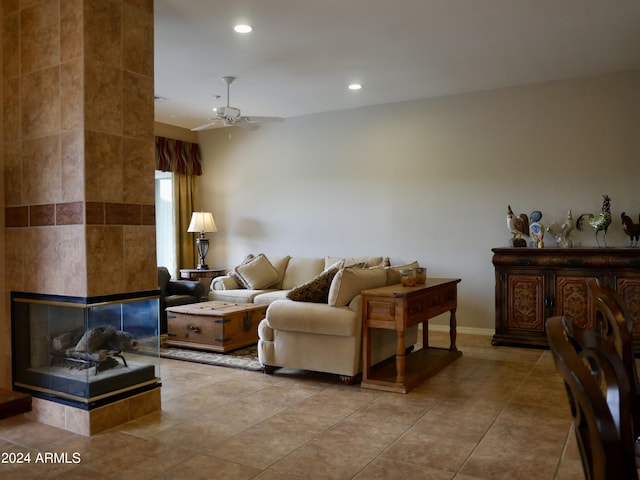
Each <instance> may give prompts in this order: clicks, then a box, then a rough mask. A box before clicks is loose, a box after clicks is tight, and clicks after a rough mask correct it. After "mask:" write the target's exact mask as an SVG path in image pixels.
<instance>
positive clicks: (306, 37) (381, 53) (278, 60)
mask: <svg viewBox="0 0 640 480" xmlns="http://www.w3.org/2000/svg"><path fill="white" fill-rule="evenodd" d="M239 22H242V23H248V24H250V25H252V26H253V27H254V31H253V32H252V33H250V34H248V35H239V34H237V33H235V32H234V31H233V26H234V25H235V24H236V23H239ZM629 70H640V0H155V93H156V96H159V97H163V98H164V100H162V101H156V115H155V117H156V121H158V122H163V123H167V124H170V125H177V126H180V127H184V128H192V127H195V126H197V125H200V124H203V123H206V119H207V117H208V116H210V115H211V114H212V112H211V109H212V108H213V107H214V106H222V105H225V104H226V86H225V85H224V83H223V82H222V80H221V77H223V76H235V77H238V79H237V80H236V81H235V82H234V84H233V85H232V86H231V102H230V103H231V105H232V106H235V107H238V108H240V109H241V110H242V114H243V115H258V116H262V115H266V116H282V117H285V118H286V117H293V116H298V115H306V114H311V113H318V112H323V111H332V110H343V109H348V108H355V107H361V106H366V105H374V104H382V103H392V102H399V101H405V100H415V99H421V98H428V97H434V96H442V95H450V94H456V93H462V92H470V91H478V90H486V89H493V88H499V87H505V86H513V85H522V84H530V83H537V82H544V81H549V80H556V79H563V78H574V77H582V76H589V75H594V74H600V73H605V72H615V71H629ZM352 82H359V83H362V84H363V85H364V87H363V89H362V90H360V91H358V92H352V91H349V90H347V85H348V84H349V83H352ZM215 95H221V96H222V97H221V98H220V99H217V100H216V99H215Z"/></svg>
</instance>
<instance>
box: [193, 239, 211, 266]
mask: <svg viewBox="0 0 640 480" xmlns="http://www.w3.org/2000/svg"><path fill="white" fill-rule="evenodd" d="M196 246H197V247H198V258H199V260H200V261H199V262H198V266H197V267H196V269H197V270H209V265H207V264H206V263H204V257H206V256H207V252H208V251H209V240H208V239H207V238H206V237H205V236H204V233H201V234H200V237H199V238H197V239H196Z"/></svg>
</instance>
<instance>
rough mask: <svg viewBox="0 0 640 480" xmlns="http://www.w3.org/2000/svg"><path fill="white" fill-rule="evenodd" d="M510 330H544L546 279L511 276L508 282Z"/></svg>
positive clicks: (508, 324) (537, 276)
mask: <svg viewBox="0 0 640 480" xmlns="http://www.w3.org/2000/svg"><path fill="white" fill-rule="evenodd" d="M507 285H508V286H507V290H508V293H507V299H508V305H507V311H508V312H509V316H508V317H507V326H508V328H509V329H520V330H534V331H543V330H544V317H543V315H542V314H543V312H544V308H543V307H544V305H543V302H544V277H543V276H542V275H509V278H508V282H507Z"/></svg>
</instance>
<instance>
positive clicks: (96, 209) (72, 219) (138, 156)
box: [0, 0, 159, 433]
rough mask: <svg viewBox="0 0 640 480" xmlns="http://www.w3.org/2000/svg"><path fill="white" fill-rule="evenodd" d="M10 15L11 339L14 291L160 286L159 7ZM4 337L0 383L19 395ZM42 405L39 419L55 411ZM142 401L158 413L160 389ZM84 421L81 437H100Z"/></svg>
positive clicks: (95, 2) (118, 4) (28, 6)
mask: <svg viewBox="0 0 640 480" xmlns="http://www.w3.org/2000/svg"><path fill="white" fill-rule="evenodd" d="M2 9H3V10H2V22H3V23H2V60H3V62H2V63H3V65H2V66H3V86H2V97H3V98H2V100H3V110H2V112H3V130H4V132H3V133H4V196H5V198H4V200H5V202H4V206H5V230H4V234H5V279H6V280H5V287H6V292H5V299H7V300H6V302H5V305H6V307H5V312H4V314H3V317H2V320H1V322H2V323H1V331H2V332H8V331H9V325H10V312H9V307H10V302H9V301H8V298H9V292H11V291H21V292H33V293H42V294H48V295H65V296H75V297H96V296H102V295H113V294H123V293H128V292H138V291H149V290H154V289H157V270H156V254H155V207H154V199H155V194H154V169H155V159H154V135H153V123H154V121H153V114H154V103H153V0H47V1H32V2H24V1H19V0H3V1H2ZM2 337H3V338H2V340H0V342H1V343H2V344H1V345H0V347H1V348H0V350H1V351H2V352H3V354H2V355H4V356H3V357H2V370H1V371H0V387H4V388H11V364H10V363H11V358H10V355H8V356H7V355H6V354H4V352H9V351H10V347H11V345H10V343H9V342H10V338H9V337H8V336H7V335H2ZM35 400H36V399H34V414H35V415H38V414H42V415H45V413H46V411H47V410H51V409H52V406H51V405H47V404H48V403H50V402H45V403H44V404H42V405H38V404H39V403H41V402H36V401H35ZM147 400H148V402H147ZM142 403H145V404H148V405H149V408H142V409H140V408H137V409H138V411H140V410H142V411H143V412H145V413H146V410H148V409H159V390H158V391H156V392H155V393H152V394H151V395H150V397H149V398H148V399H146V400H145V401H143V402H142ZM56 408H57V407H56ZM74 413H75V412H74ZM87 413H89V412H87ZM57 414H59V412H56V415H57ZM45 416H46V415H45ZM96 416H97V415H96ZM125 417H126V416H125ZM120 418H123V417H122V415H120ZM39 419H40V420H42V421H45V422H46V421H47V420H46V419H45V418H44V417H42V418H40V417H39ZM86 420H87V419H85V420H83V422H84V424H85V425H89V426H88V431H85V432H80V433H92V432H93V431H94V430H95V428H93V427H92V426H91V422H92V420H91V418H88V422H87V421H86ZM125 420H126V419H125ZM74 421H75V422H76V423H77V420H74ZM81 423H82V422H81ZM59 426H62V427H64V425H59ZM83 428H85V427H83Z"/></svg>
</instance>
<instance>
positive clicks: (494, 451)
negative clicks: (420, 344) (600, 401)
mask: <svg viewBox="0 0 640 480" xmlns="http://www.w3.org/2000/svg"><path fill="white" fill-rule="evenodd" d="M447 338H448V335H445V334H443V333H440V332H433V333H431V342H432V345H435V346H442V347H446V346H447V345H448V343H447ZM458 346H459V349H460V350H461V351H462V352H463V356H462V357H461V358H460V359H458V360H457V361H456V362H454V363H453V364H452V365H450V366H448V367H447V368H446V369H444V370H443V371H442V372H440V373H439V374H438V375H436V376H435V377H432V378H431V379H428V380H426V381H425V382H424V383H423V384H422V385H420V386H419V387H418V388H417V389H415V390H413V391H411V392H410V393H409V394H407V395H403V394H397V393H387V392H379V391H374V390H366V389H361V388H360V386H359V385H355V386H345V385H341V384H340V383H339V382H338V380H337V377H335V376H327V375H320V374H312V373H305V372H296V371H291V370H288V371H287V370H280V371H278V372H277V373H276V374H275V375H273V376H269V375H264V374H262V373H256V372H248V371H242V370H234V369H228V368H220V367H212V366H207V365H199V364H193V363H186V362H180V361H175V360H162V361H161V377H162V380H163V387H162V402H163V404H162V412H161V413H155V414H151V415H148V416H146V417H143V418H141V419H138V420H136V421H133V422H130V423H127V424H124V425H121V426H119V427H117V428H115V429H112V430H109V431H107V432H104V433H102V434H98V435H95V436H93V437H83V436H80V435H75V434H73V433H69V432H67V431H64V430H59V429H57V428H53V427H49V426H46V425H42V424H39V423H35V422H31V421H29V420H26V419H25V418H23V417H22V416H17V417H12V418H9V419H5V420H2V421H0V455H4V456H2V457H0V462H1V461H2V459H3V458H4V459H5V460H6V459H7V458H8V457H9V455H8V454H9V453H27V452H31V455H32V457H31V458H32V459H34V458H35V455H37V452H45V453H46V452H49V453H51V452H56V453H66V454H67V455H68V457H69V460H70V461H71V460H72V459H73V454H74V453H75V454H77V455H78V458H79V460H80V461H79V463H77V464H74V463H64V464H61V463H57V464H43V463H39V464H35V463H34V462H32V463H31V464H28V465H27V464H22V465H16V464H6V463H0V478H1V479H9V478H10V479H50V478H56V479H65V480H74V479H82V480H87V479H93V480H102V479H120V480H123V479H125V480H126V479H135V480H144V479H189V480H196V479H234V480H235V479H250V478H251V479H262V480H288V479H291V480H294V479H295V480H298V479H299V480H303V479H304V480H307V479H356V480H375V479H390V480H392V479H399V480H400V479H402V480H412V479H416V480H429V479H433V480H436V479H437V480H445V479H456V480H473V479H487V480H500V479H505V480H513V479H526V480H529V479H531V480H534V479H540V480H547V479H562V480H566V479H581V478H583V475H582V467H581V465H580V461H579V456H578V452H577V448H576V444H575V440H574V434H573V431H572V427H571V417H570V413H569V407H568V403H567V399H566V396H565V392H564V388H563V386H562V383H561V380H560V377H559V376H558V375H557V374H556V372H555V368H554V365H553V359H552V358H551V355H550V353H549V351H548V350H540V349H526V348H515V347H493V346H491V343H490V337H486V336H475V335H464V334H460V335H458Z"/></svg>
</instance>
